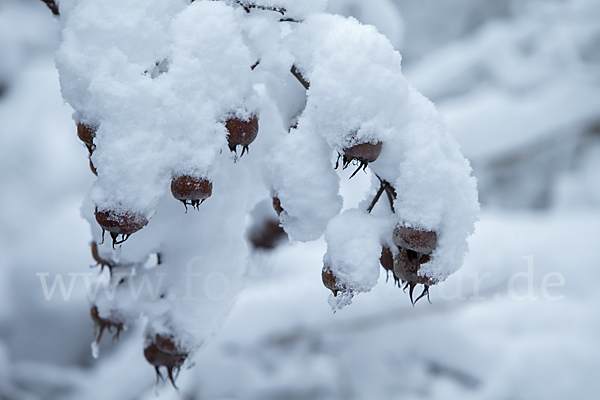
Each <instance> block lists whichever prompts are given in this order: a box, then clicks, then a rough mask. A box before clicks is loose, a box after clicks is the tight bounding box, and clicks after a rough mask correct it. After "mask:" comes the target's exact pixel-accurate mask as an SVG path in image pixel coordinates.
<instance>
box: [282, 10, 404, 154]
mask: <svg viewBox="0 0 600 400" xmlns="http://www.w3.org/2000/svg"><path fill="white" fill-rule="evenodd" d="M290 41H291V42H292V48H293V49H294V53H295V55H296V57H297V60H298V63H297V64H298V67H299V68H300V69H301V70H302V72H303V75H304V76H305V78H306V79H307V80H308V81H309V82H310V83H311V87H310V89H309V91H308V99H307V104H306V109H305V111H304V113H303V115H302V117H301V120H302V119H309V120H310V121H311V122H312V126H313V127H314V129H316V130H318V131H319V132H320V133H321V134H322V135H323V136H324V137H325V139H326V140H327V143H328V144H329V146H331V147H332V148H333V149H335V150H337V151H341V150H342V149H343V148H344V147H349V146H352V145H354V144H357V143H364V142H372V143H374V142H376V141H382V140H386V139H387V138H388V137H389V135H390V134H391V132H392V129H393V128H394V125H395V124H396V123H397V120H398V117H399V116H400V118H402V117H404V115H403V113H402V112H399V111H400V110H402V109H404V108H405V106H406V105H405V99H406V94H407V91H408V85H407V83H406V81H405V79H404V77H403V76H402V73H401V66H400V64H401V60H402V58H401V57H400V53H398V52H396V51H394V49H393V47H392V45H391V43H390V42H389V40H388V39H387V38H386V37H385V36H383V35H381V34H380V33H378V32H377V30H376V29H375V28H374V27H373V26H367V25H361V24H360V23H359V22H358V21H356V20H355V19H353V18H349V19H347V18H343V17H341V16H332V15H324V14H321V15H316V16H313V17H311V18H308V19H307V20H306V21H305V23H304V24H303V26H302V27H300V28H298V29H297V32H295V33H294V35H293V37H292V38H291V39H290ZM301 122H302V121H300V123H301Z"/></svg>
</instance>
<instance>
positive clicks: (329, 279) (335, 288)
mask: <svg viewBox="0 0 600 400" xmlns="http://www.w3.org/2000/svg"><path fill="white" fill-rule="evenodd" d="M321 279H323V285H325V287H326V288H327V289H329V290H331V292H332V293H333V295H334V296H336V297H337V295H338V292H339V291H341V290H344V287H343V286H342V285H340V284H339V283H338V279H337V277H336V276H335V275H334V274H333V272H332V271H331V267H330V266H329V265H328V264H325V265H323V270H322V271H321Z"/></svg>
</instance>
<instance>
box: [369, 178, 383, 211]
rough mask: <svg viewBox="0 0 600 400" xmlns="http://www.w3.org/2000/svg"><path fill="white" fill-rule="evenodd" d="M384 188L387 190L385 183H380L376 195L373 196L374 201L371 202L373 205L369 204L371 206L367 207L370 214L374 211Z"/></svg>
mask: <svg viewBox="0 0 600 400" xmlns="http://www.w3.org/2000/svg"><path fill="white" fill-rule="evenodd" d="M384 190H385V186H384V185H383V183H381V184H380V185H379V190H378V191H377V194H376V195H375V197H374V198H373V201H372V202H371V205H370V206H369V208H367V211H368V212H369V214H371V211H373V207H375V204H377V202H378V201H379V198H380V197H381V195H382V194H383V191H384Z"/></svg>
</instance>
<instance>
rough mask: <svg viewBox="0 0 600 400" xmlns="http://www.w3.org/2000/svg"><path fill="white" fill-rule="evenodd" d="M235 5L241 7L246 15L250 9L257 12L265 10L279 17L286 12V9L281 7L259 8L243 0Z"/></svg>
mask: <svg viewBox="0 0 600 400" xmlns="http://www.w3.org/2000/svg"><path fill="white" fill-rule="evenodd" d="M236 3H237V4H239V5H240V6H242V8H243V9H244V10H246V12H247V13H249V12H250V9H252V8H256V9H259V10H266V11H275V12H278V13H280V14H281V15H285V12H286V9H285V8H283V7H273V6H261V5H259V4H256V3H248V2H246V1H244V0H236Z"/></svg>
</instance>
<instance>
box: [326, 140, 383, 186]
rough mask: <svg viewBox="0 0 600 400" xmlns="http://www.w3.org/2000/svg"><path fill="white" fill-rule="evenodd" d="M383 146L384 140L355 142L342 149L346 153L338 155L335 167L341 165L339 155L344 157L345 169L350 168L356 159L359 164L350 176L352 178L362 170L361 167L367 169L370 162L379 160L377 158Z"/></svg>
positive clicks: (343, 164)
mask: <svg viewBox="0 0 600 400" xmlns="http://www.w3.org/2000/svg"><path fill="white" fill-rule="evenodd" d="M382 148H383V143H382V142H375V143H370V142H365V143H358V144H355V145H354V146H350V147H345V148H344V149H342V152H343V153H344V154H343V155H340V156H338V162H337V163H336V165H335V167H336V168H337V167H338V166H339V157H342V168H343V169H346V168H348V166H349V165H350V163H351V162H353V161H355V162H356V163H357V164H358V168H357V169H356V171H354V172H353V173H352V175H351V176H350V178H352V177H353V176H354V175H356V174H357V173H358V171H360V170H361V168H362V170H363V171H364V170H366V169H367V165H369V163H371V162H373V161H375V160H377V158H379V154H381V149H382Z"/></svg>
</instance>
